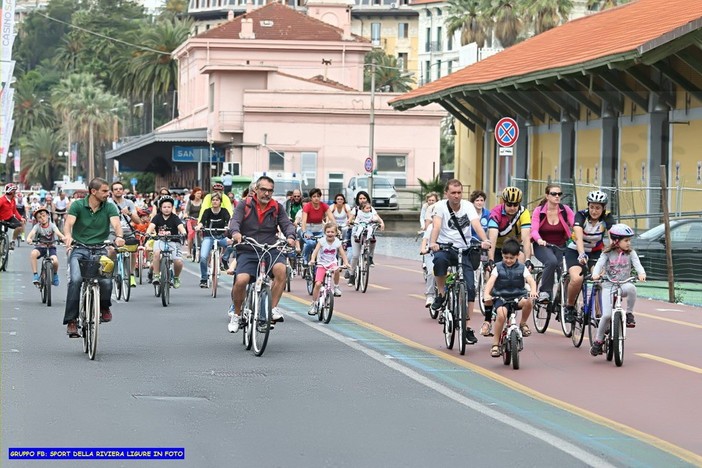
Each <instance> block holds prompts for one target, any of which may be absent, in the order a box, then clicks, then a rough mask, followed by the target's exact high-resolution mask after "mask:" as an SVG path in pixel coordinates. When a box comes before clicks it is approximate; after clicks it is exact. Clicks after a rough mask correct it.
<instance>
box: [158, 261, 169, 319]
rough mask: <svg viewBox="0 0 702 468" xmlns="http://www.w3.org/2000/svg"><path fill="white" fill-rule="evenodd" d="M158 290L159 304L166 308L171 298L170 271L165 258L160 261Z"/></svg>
mask: <svg viewBox="0 0 702 468" xmlns="http://www.w3.org/2000/svg"><path fill="white" fill-rule="evenodd" d="M159 289H160V290H161V304H163V307H168V304H169V303H170V296H171V270H170V266H169V265H168V261H167V260H166V259H165V258H164V259H161V280H160V281H159Z"/></svg>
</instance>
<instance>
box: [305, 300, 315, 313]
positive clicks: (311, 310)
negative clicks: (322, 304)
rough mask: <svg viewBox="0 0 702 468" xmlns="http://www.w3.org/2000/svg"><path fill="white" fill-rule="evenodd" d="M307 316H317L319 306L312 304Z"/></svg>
mask: <svg viewBox="0 0 702 468" xmlns="http://www.w3.org/2000/svg"><path fill="white" fill-rule="evenodd" d="M307 315H317V305H316V304H315V303H314V302H313V303H312V304H310V309H309V310H308V311H307Z"/></svg>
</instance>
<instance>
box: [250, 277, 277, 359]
mask: <svg viewBox="0 0 702 468" xmlns="http://www.w3.org/2000/svg"><path fill="white" fill-rule="evenodd" d="M256 302H257V304H256V310H255V312H254V322H253V327H252V330H251V331H252V333H253V337H252V340H251V341H253V351H254V354H255V355H256V356H260V355H262V354H263V351H265V350H266V344H267V343H268V335H269V333H270V332H271V309H272V307H271V290H270V289H269V288H268V286H263V287H262V288H261V291H260V292H259V293H258V301H256Z"/></svg>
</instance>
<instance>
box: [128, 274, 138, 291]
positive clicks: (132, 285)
mask: <svg viewBox="0 0 702 468" xmlns="http://www.w3.org/2000/svg"><path fill="white" fill-rule="evenodd" d="M129 287H130V288H136V278H135V277H134V275H129Z"/></svg>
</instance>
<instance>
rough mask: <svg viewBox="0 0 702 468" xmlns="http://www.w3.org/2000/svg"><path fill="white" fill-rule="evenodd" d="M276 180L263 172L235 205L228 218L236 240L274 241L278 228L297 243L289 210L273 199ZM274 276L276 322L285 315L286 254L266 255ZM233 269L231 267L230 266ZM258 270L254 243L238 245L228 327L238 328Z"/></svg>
mask: <svg viewBox="0 0 702 468" xmlns="http://www.w3.org/2000/svg"><path fill="white" fill-rule="evenodd" d="M273 187H274V182H273V179H271V178H270V177H268V176H261V177H259V178H258V180H257V181H256V185H255V188H254V190H253V195H251V194H249V195H250V196H249V197H247V198H246V199H245V200H244V201H243V202H242V203H239V205H238V206H237V207H236V211H235V212H234V216H233V217H232V219H231V221H230V222H229V233H230V234H231V237H232V240H233V241H234V243H239V242H241V239H242V236H246V237H252V238H253V239H254V240H256V241H257V242H259V243H261V244H275V243H276V242H277V240H278V230H279V229H280V231H281V232H282V233H283V235H284V236H285V237H286V239H287V241H288V244H289V245H290V246H292V245H294V243H295V227H294V226H293V224H292V223H291V222H290V218H288V215H287V213H285V210H284V209H283V207H282V206H281V205H280V203H278V202H277V201H276V200H274V199H273ZM266 257H267V258H266V260H267V261H268V263H267V264H268V265H269V268H270V270H269V271H270V275H271V276H273V286H272V288H271V293H272V297H271V305H272V307H273V311H272V312H273V313H272V318H273V321H275V322H283V321H284V320H285V318H284V317H283V314H282V311H281V310H280V307H278V303H279V302H280V297H281V296H282V295H283V288H284V287H285V282H286V279H287V267H286V264H285V262H286V257H285V255H282V254H281V255H275V254H274V253H272V252H271V253H269V254H268V255H267V256H266ZM230 271H231V268H230ZM257 273H258V254H257V253H256V252H255V251H254V249H253V247H251V246H248V245H243V246H241V248H239V249H238V252H237V261H236V269H235V274H236V277H235V280H234V285H233V287H232V302H233V303H234V304H233V306H232V307H230V309H229V314H230V321H229V326H228V328H229V331H230V332H231V333H236V332H237V331H238V330H239V319H240V317H241V306H242V304H243V303H244V297H245V295H246V285H247V284H249V282H250V281H251V280H253V279H255V278H256V275H257Z"/></svg>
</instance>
